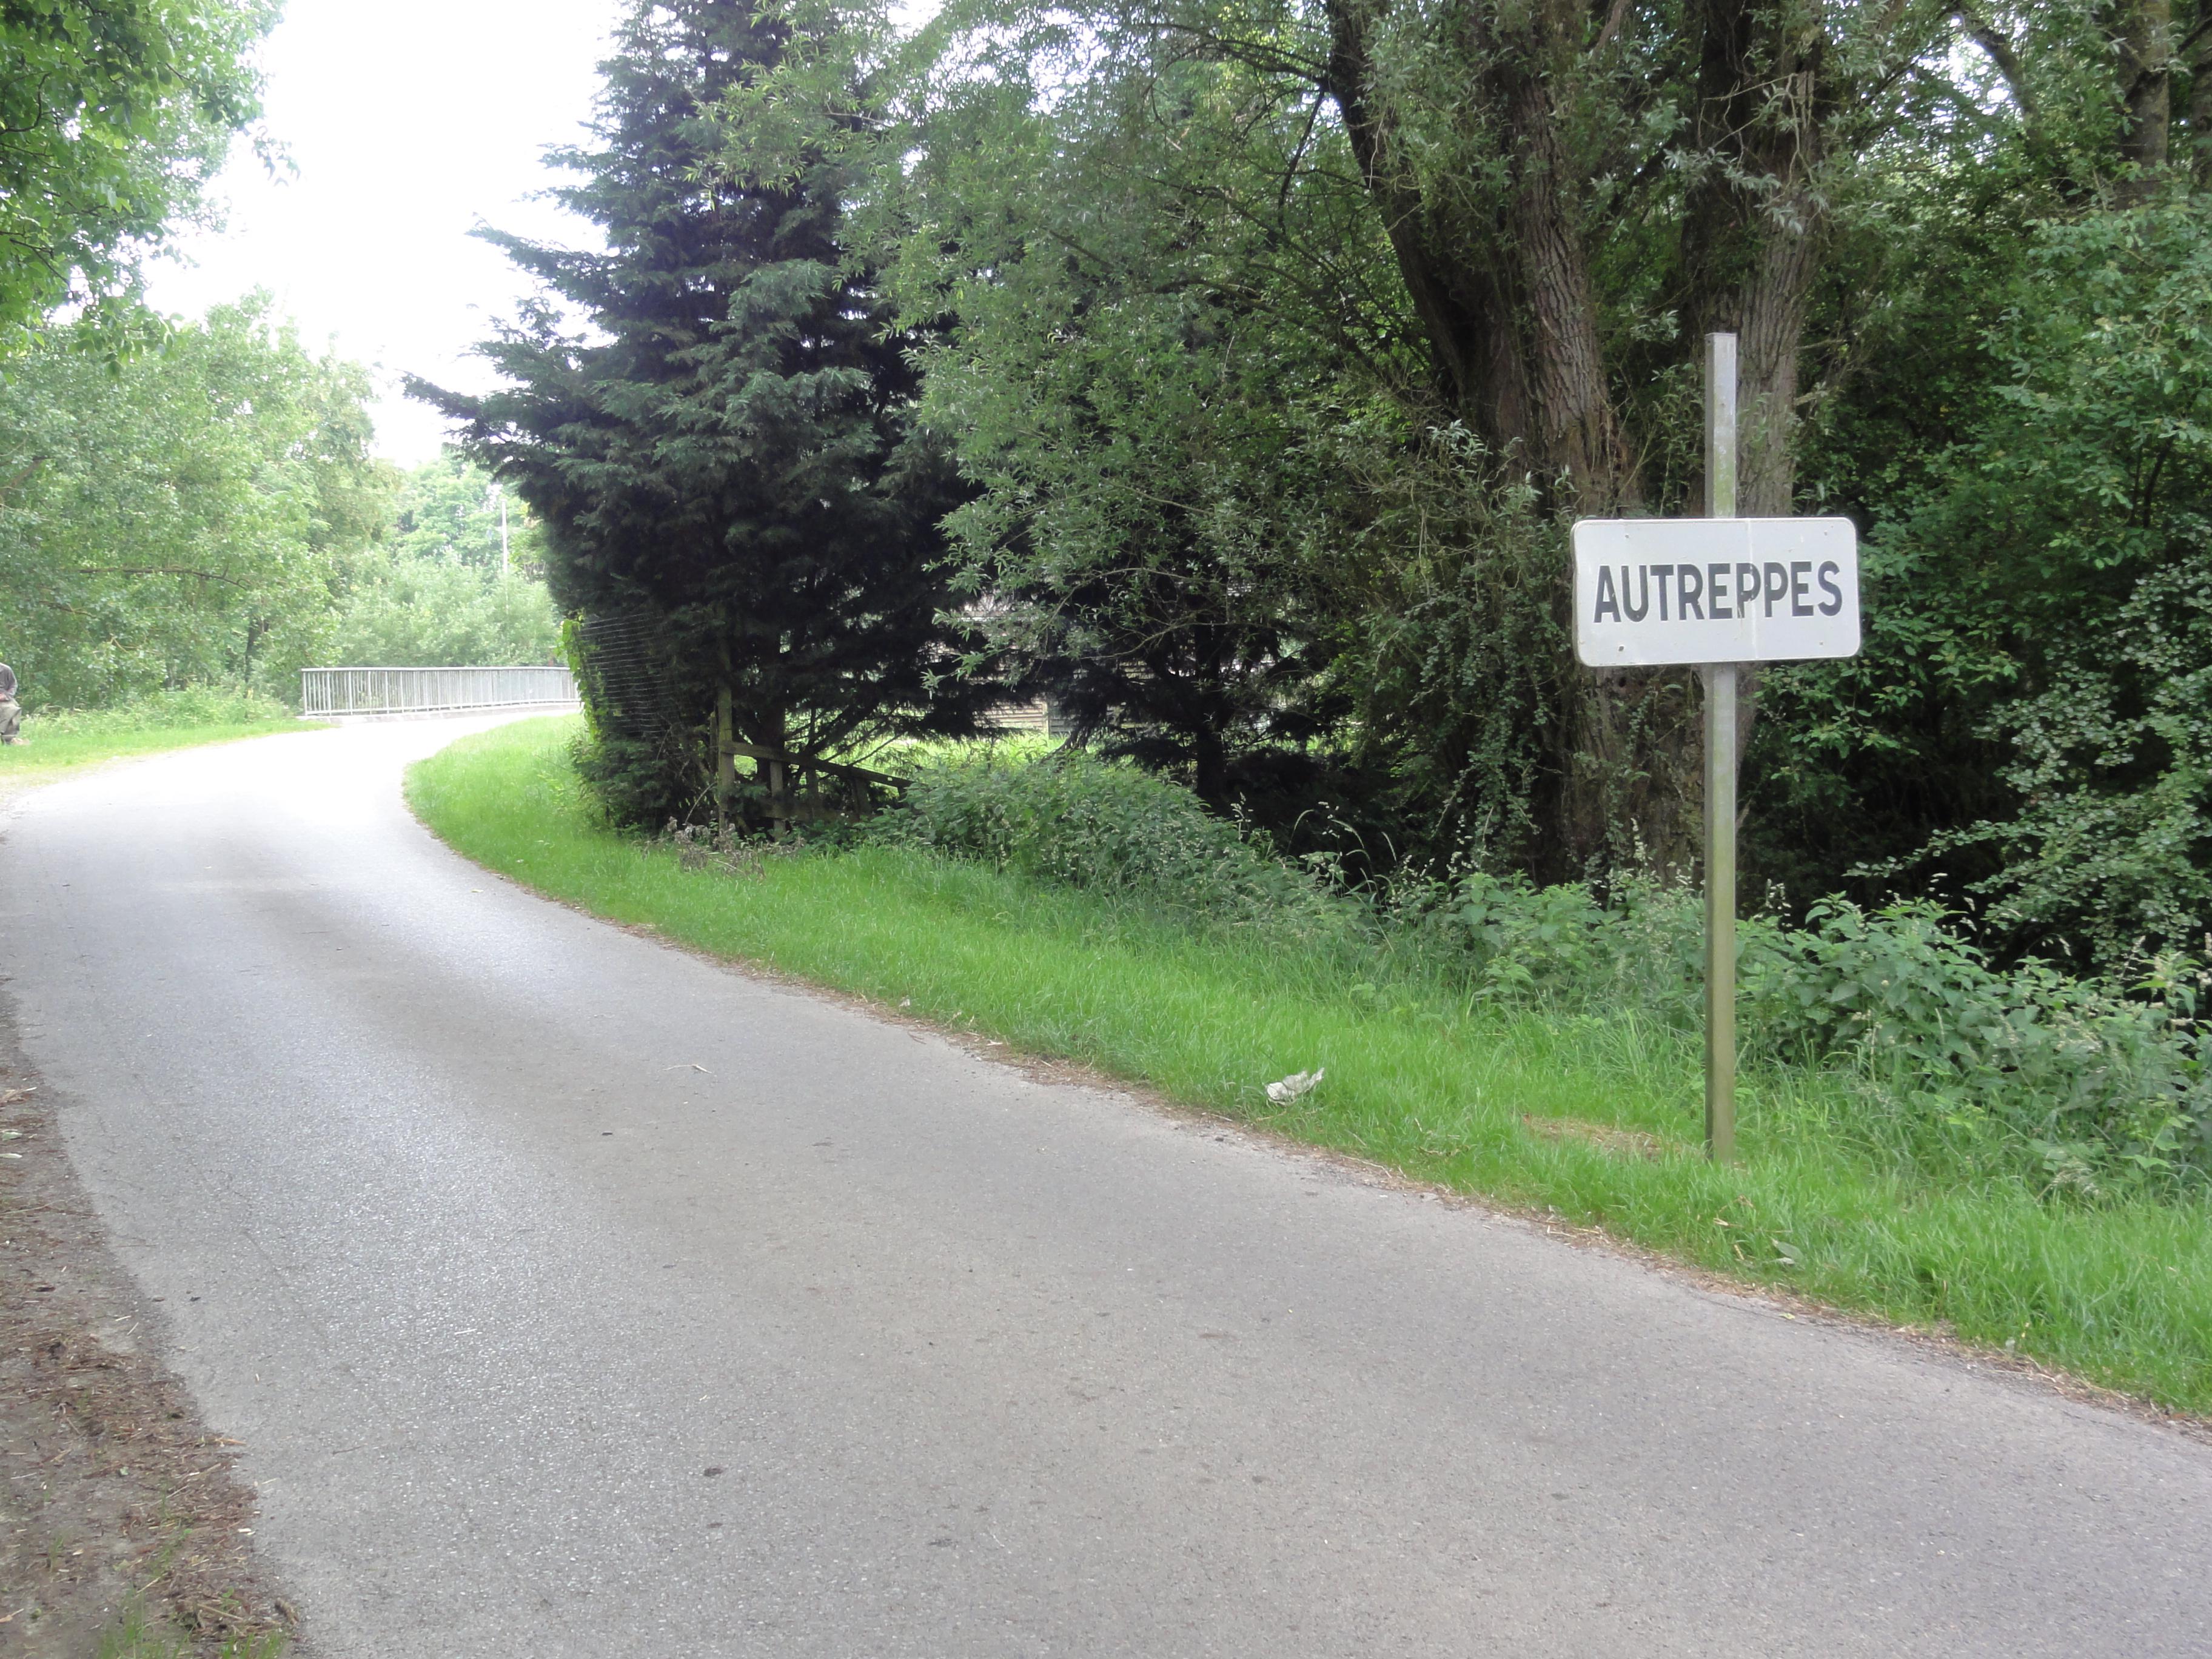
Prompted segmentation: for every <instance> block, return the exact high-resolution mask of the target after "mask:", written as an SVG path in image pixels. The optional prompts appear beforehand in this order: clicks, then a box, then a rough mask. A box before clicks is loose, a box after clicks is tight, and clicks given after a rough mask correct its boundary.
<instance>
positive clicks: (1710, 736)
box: [1574, 334, 1859, 1163]
mask: <svg viewBox="0 0 2212 1659" xmlns="http://www.w3.org/2000/svg"><path fill="white" fill-rule="evenodd" d="M1735 479H1736V377H1735V335H1733V334H1709V335H1707V336H1706V337H1705V517H1704V518H1702V519H1584V520H1582V521H1581V522H1580V523H1578V524H1577V525H1576V526H1575V532H1574V535H1575V651H1576V654H1577V656H1579V657H1580V658H1581V659H1582V660H1583V663H1584V664H1586V665H1589V667H1592V668H1598V669H1606V668H1649V667H1656V666H1659V665H1666V664H1677V665H1695V666H1696V667H1697V669H1698V671H1699V674H1700V675H1701V677H1702V678H1704V681H1705V1150H1706V1152H1708V1153H1709V1154H1710V1155H1711V1157H1712V1158H1714V1159H1715V1161H1717V1162H1721V1163H1725V1162H1727V1161H1728V1160H1729V1158H1734V1157H1735V899H1736V892H1735V889H1736V877H1735V824H1736V799H1735V773H1736V734H1737V728H1736V676H1737V670H1738V668H1739V666H1740V665H1742V664H1744V663H1747V662H1796V661H1804V660H1807V659H1813V658H1819V657H1850V656H1856V655H1857V653H1858V648H1859V558H1858V532H1857V529H1856V528H1855V527H1854V526H1852V524H1851V521H1850V520H1849V519H1742V518H1738V517H1737V516H1736V494H1735Z"/></svg>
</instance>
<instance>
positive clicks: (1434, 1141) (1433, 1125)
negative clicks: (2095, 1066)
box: [408, 718, 2212, 1413]
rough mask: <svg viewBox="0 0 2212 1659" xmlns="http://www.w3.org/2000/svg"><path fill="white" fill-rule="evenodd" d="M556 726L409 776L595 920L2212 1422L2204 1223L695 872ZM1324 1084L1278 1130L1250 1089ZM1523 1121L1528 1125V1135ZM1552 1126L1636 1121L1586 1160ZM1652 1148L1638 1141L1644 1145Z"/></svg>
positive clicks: (950, 887) (980, 892) (1807, 1119)
mask: <svg viewBox="0 0 2212 1659" xmlns="http://www.w3.org/2000/svg"><path fill="white" fill-rule="evenodd" d="M573 731H574V720H573V718H572V719H570V720H532V721H527V722H524V723H521V724H519V725H515V726H506V727H503V728H501V729H500V730H498V731H495V732H487V733H484V734H483V735H482V736H479V737H475V738H466V739H464V740H463V741H461V742H459V743H458V744H454V745H453V747H451V748H449V749H447V750H445V751H443V752H442V753H441V754H439V755H437V756H435V757H432V758H431V759H429V760H427V761H425V762H422V763H420V764H419V765H417V766H416V768H414V769H413V770H412V771H411V772H410V775H409V780H408V792H409V798H410V801H411V802H412V803H413V805H414V806H415V808H416V811H418V812H419V813H420V814H421V815H422V817H423V819H424V821H425V822H426V823H428V824H429V826H430V827H431V828H432V829H434V830H435V831H436V832H437V833H438V834H439V835H440V836H442V837H444V838H445V839H446V840H447V842H450V843H452V844H453V846H454V847H455V848H458V849H459V851H460V852H462V853H464V854H466V855H468V856H469V857H471V858H473V859H475V860H477V861H479V862H481V863H483V864H484V865H487V866H489V867H491V868H493V869H495V870H498V871H500V872H503V873H505V874H507V875H510V876H513V878H516V879H517V880H520V881H521V882H524V883H526V884H528V885H530V886H532V887H534V888H536V889H538V890H540V891H542V892H545V893H548V894H550V895H552V896H556V897H559V898H562V899H566V900H568V901H570V902H574V903H577V904H579V905H581V906H582V907H584V908H587V909H589V910H591V911H592V912H594V913H596V914H598V915H603V916H606V917H609V918H611V919H612V920H614V921H623V922H629V923H645V924H650V925H651V926H653V927H655V928H657V929H659V931H660V932H661V933H664V934H665V935H667V936H668V937H670V938H671V939H678V940H681V941H682V942H684V943H685V944H688V945H696V946H698V947H700V948H702V949H704V950H708V951H713V952H715V953H717V954H719V955H721V956H725V957H738V958H744V959H748V960H752V961H757V962H760V963H767V964H769V965H770V966H772V967H775V968H776V969H781V970H782V971H784V972H787V973H790V974H793V975H798V976H799V977H801V978H803V979H806V980H809V981H814V982H816V983H818V984H821V985H825V986H830V987H836V988H837V989H839V990H842V991H848V992H855V993H858V994H861V995H864V996H867V997H871V998H874V999H877V1000H880V1001H883V1002H885V1003H888V1004H897V1003H900V1002H902V1001H907V1000H910V1001H911V1004H912V1007H913V1011H914V1012H916V1013H919V1014H921V1015H924V1016H926V1017H928V1018H933V1019H935V1020H938V1021H939V1022H941V1023H943V1024H947V1025H952V1026H957V1028H959V1029H961V1030H973V1031H976V1032H980V1033H984V1034H987V1035H988V1036H993V1037H996V1038H1000V1039H1001V1040H1003V1041H1005V1042H1007V1043H1009V1044H1012V1045H1013V1046H1015V1047H1017V1048H1022V1049H1025V1050H1028V1051H1030V1052H1031V1053H1035V1054H1046V1055H1052V1056H1056V1057H1062V1058H1066V1059H1072V1060H1081V1061H1085V1062H1087V1063H1089V1064H1090V1065H1092V1066H1097V1067H1098V1068H1100V1069H1101V1070H1103V1071H1105V1072H1108V1073H1112V1074H1114V1075H1115V1076H1118V1077H1122V1078H1126V1079H1131V1080H1133V1081H1137V1082H1142V1083H1146V1084H1149V1085H1152V1086H1153V1087H1155V1088H1157V1089H1158V1090H1160V1091H1162V1092H1164V1093H1165V1094H1167V1095H1169V1096H1171V1097H1174V1098H1176V1099H1177V1100H1180V1101H1183V1102H1186V1103H1189V1104H1191V1105H1194V1106H1199V1107H1204V1108H1207V1109H1213V1110H1216V1111H1220V1112H1224V1113H1227V1114H1231V1115H1235V1116H1237V1117H1240V1118H1243V1119H1247V1120H1250V1121H1256V1122H1262V1123H1265V1124H1267V1125H1268V1126H1270V1127H1273V1128H1274V1129H1276V1130H1278V1131H1279V1132H1282V1133H1286V1134H1289V1135H1291V1136H1294V1137H1296V1138H1297V1139H1301V1140H1304V1141H1308V1142H1310V1143H1312V1144H1314V1145H1316V1146H1328V1147H1332V1148H1335V1149H1338V1150H1340V1151H1343V1152H1351V1153H1354V1154H1357V1155H1358V1156H1360V1157H1363V1158H1370V1159H1373V1160H1375V1161H1376V1162H1377V1163H1380V1164H1387V1165H1389V1166H1390V1167H1391V1168H1393V1169H1395V1170H1401V1171H1403V1172H1404V1173H1405V1174H1406V1175H1407V1176H1412V1177H1413V1178H1414V1179H1416V1180H1419V1181H1423V1182H1434V1183H1436V1184H1437V1185H1439V1186H1442V1187H1446V1188H1452V1189H1455V1190H1457V1191H1461V1192H1465V1193H1471V1194H1481V1195H1484V1196H1486V1197H1488V1198H1491V1199H1493V1200H1502V1201H1504V1202H1505V1203H1508V1204H1511V1205H1515V1206H1523V1207H1526V1208H1529V1209H1534V1210H1539V1211H1541V1210H1546V1209H1548V1210H1552V1211H1555V1212H1558V1214H1559V1216H1560V1217H1561V1218H1563V1219H1564V1220H1565V1221H1567V1222H1569V1223H1572V1224H1577V1225H1594V1226H1599V1227H1602V1228H1604V1229H1605V1230H1606V1231H1607V1232H1609V1233H1611V1234H1613V1236H1615V1237H1619V1238H1622V1239H1625V1240H1628V1241H1631V1242H1632V1243H1637V1244H1639V1245H1643V1246H1645V1247H1648V1248H1650V1249H1656V1250H1659V1251H1663V1252H1665V1253H1666V1254H1668V1255H1672V1256H1674V1257H1677V1258H1679V1259H1680V1260H1682V1261H1688V1262H1692V1263H1694V1264H1696V1265H1698V1266H1699V1267H1705V1268H1710V1269H1714V1270H1717V1271H1719V1272H1722V1273H1728V1274H1730V1275H1733V1276H1735V1277H1737V1278H1740V1279H1746V1280H1749V1281H1753V1282H1757V1283H1761V1284H1767V1285H1777V1286H1781V1287H1785V1288H1786V1289H1788V1290H1790V1291H1793V1292H1796V1293H1797V1294H1799V1295H1802V1296H1804V1297H1810V1298H1812V1299H1814V1300H1816V1301H1819V1302H1823V1303H1826V1304H1832V1305H1833V1306H1836V1307H1838V1308H1843V1309H1847V1310H1851V1311H1853V1312H1856V1313H1860V1314H1864V1315H1869V1316H1874V1317H1876V1318H1879V1319H1882V1320H1886V1321H1889V1322H1895V1323H1899V1324H1911V1325H1916V1326H1922V1327H1928V1328H1938V1329H1943V1330H1948V1331H1952V1332H1954V1333H1955V1334H1958V1335H1959V1336H1960V1337H1962V1338H1964V1339H1966V1340H1970V1341H1975V1342H1982V1343H1987V1344H1990V1345H1992V1346H2002V1345H2004V1344H2007V1343H2010V1344H2012V1345H2013V1346H2014V1347H2015V1351H2016V1352H2019V1353H2021V1354H2022V1355H2024V1356H2026V1357H2028V1358H2033V1359H2035V1360H2037V1361H2039V1362H2041V1363H2043V1364H2047V1365H2051V1366H2053V1367H2057V1368H2059V1369H2063V1370H2067V1371H2069V1372H2072V1373H2074V1374H2075V1375H2077V1376H2083V1377H2086V1378H2088V1379H2091V1380H2093V1381H2095V1382H2098V1383H2104V1384H2106V1385H2107V1386H2110V1387H2113V1388H2117V1389H2125V1390H2127V1391H2130V1392H2132V1393H2135V1394H2138V1395H2142V1396H2144V1397H2147V1398H2148V1399H2151V1400H2154V1401H2158V1402H2159V1403H2160V1404H2162V1405H2165V1406H2166V1407H2171V1408H2174V1409H2178V1410H2183V1411H2188V1412H2195V1413H2207V1412H2212V1208H2208V1207H2207V1206H2204V1205H2203V1204H2201V1203H2189V1204H2161V1203H2155V1202H2151V1201H2148V1200H2143V1201H2135V1202H2128V1203H2114V1204H2110V1205H2107V1206H2100V1207H2085V1206H2065V1205H2053V1204H2048V1203H2045V1202H2041V1201H2039V1200H2037V1199H2036V1198H2035V1197H2034V1196H2033V1195H2032V1194H2030V1193H2029V1192H2027V1190H2026V1189H2025V1188H2021V1187H2020V1186H2018V1185H2015V1184H2012V1183H2006V1182H1981V1183H1978V1184H1974V1185H1970V1186H1961V1185H1957V1184H1947V1183H1944V1182H1941V1181H1938V1180H1937V1179H1936V1178H1934V1177H1933V1176H1929V1175H1928V1174H1927V1173H1926V1172H1923V1171H1916V1170H1911V1169H1902V1170H1900V1169H1897V1168H1894V1167H1887V1166H1885V1165H1884V1164H1882V1163H1881V1162H1880V1161H1879V1160H1878V1159H1877V1158H1875V1157H1874V1156H1873V1155H1871V1154H1869V1152H1867V1151H1865V1150H1863V1148H1861V1147H1859V1146H1856V1145H1855V1144H1854V1143H1852V1142H1851V1141H1850V1140H1849V1139H1846V1138H1844V1137H1843V1136H1841V1135H1838V1134H1837V1133H1833V1132H1832V1130H1831V1129H1830V1128H1828V1127H1826V1126H1828V1125H1829V1124H1830V1123H1832V1121H1835V1120H1836V1118H1837V1114H1836V1113H1834V1112H1833V1111H1832V1109H1831V1108H1832V1099H1831V1098H1830V1097H1828V1096H1827V1095H1826V1094H1825V1093H1824V1091H1827V1090H1829V1089H1832V1087H1834V1086H1835V1085H1832V1083H1830V1082H1829V1081H1827V1080H1826V1079H1823V1077H1822V1076H1821V1075H1820V1074H1818V1073H1796V1074H1787V1073H1785V1074H1778V1075H1770V1076H1765V1077H1760V1078H1756V1079H1752V1080H1751V1082H1750V1083H1749V1084H1748V1085H1747V1088H1746V1091H1745V1093H1744V1096H1743V1098H1742V1101H1741V1107H1740V1110H1741V1115H1742V1119H1743V1144H1744V1148H1745V1157H1744V1158H1743V1160H1742V1162H1741V1164H1737V1165H1735V1166H1734V1167H1732V1168H1729V1169H1726V1170H1720V1169H1715V1168H1713V1167H1712V1166H1711V1165H1710V1164H1707V1163H1706V1162H1705V1160H1704V1158H1702V1157H1701V1156H1700V1155H1699V1150H1698V1147H1697V1144H1696V1137H1697V1134H1698V1125H1699V1109H1700V1108H1699V1081H1698V1070H1697V1066H1698V1055H1697V1053H1696V1050H1695V1045H1694V1044H1693V1043H1692V1042H1690V1041H1689V1040H1688V1039H1686V1037H1684V1036H1682V1035H1681V1034H1680V1033H1676V1032H1672V1031H1668V1030H1656V1029H1653V1028H1651V1027H1650V1026H1649V1025H1648V1024H1640V1023H1638V1022H1637V1021H1635V1020H1632V1019H1628V1018H1610V1019H1606V1018H1550V1017H1546V1016H1542V1015H1540V1014H1535V1013H1525V1012H1524V1013H1513V1012H1502V1011H1480V1010H1479V1011H1477V1012H1475V1013H1474V1014H1473V1015H1469V1014H1468V1012H1466V1011H1465V1009H1464V1007H1463V1006H1461V1005H1459V1004H1457V1003H1456V1002H1455V1001H1454V1000H1449V999H1448V998H1446V997H1445V996H1444V995H1443V994H1441V993H1437V994H1430V993H1426V992H1425V991H1424V990H1423V989H1422V987H1419V986H1418V985H1402V984H1391V985H1389V986H1388V987H1387V988H1386V989H1384V990H1383V991H1382V992H1381V993H1380V994H1378V992H1377V990H1376V987H1375V986H1374V985H1373V984H1371V983H1365V982H1360V981H1358V980H1357V978H1356V972H1357V970H1356V969H1348V968H1347V965H1346V963H1345V962H1344V960H1343V959H1342V956H1341V953H1340V952H1331V951H1315V952H1312V953H1310V954H1302V953H1300V952H1299V951H1296V950H1286V949H1283V948H1280V947H1279V946H1273V945H1271V946H1269V947H1267V948H1265V949H1255V948H1243V949H1240V948H1238V947H1237V945H1236V944H1235V943H1234V942H1233V941H1225V940H1224V939H1220V938H1219V937H1218V936H1216V937H1206V936H1197V935H1194V934H1192V933H1188V932H1187V931H1184V930H1182V929H1181V928H1179V927H1176V926H1175V925H1173V924H1171V923H1170V922H1169V921H1164V920H1163V919H1160V918H1158V917H1155V916H1151V915H1147V914H1146V913H1144V912H1141V911H1139V910H1134V909H1132V908H1128V907H1127V906H1123V905H1117V904H1115V903H1114V902H1109V901H1107V900H1103V899H1101V898H1099V897H1097V896H1093V895H1090V894H1085V893H1081V892H1078V891H1074V890H1067V889H1061V888H1056V887H1046V886H1040V885H1037V884H1031V883H1028V882H1025V881H1024V880H1021V879H1018V878H1012V877H1009V876H1006V875H1003V874H1000V873H999V872H994V871H991V870H987V869H985V868H982V867H981V866H974V865H969V864H963V863H958V862H954V861H951V860H944V859H940V858H937V857H933V856H932V855H928V854H920V853H915V852H911V851H906V850H902V849H895V848H881V847H866V848H859V849H856V850H853V851H849V852H826V851H815V852H809V853H806V854H802V855H799V856H793V857H769V858H765V859H763V860H761V861H760V864H759V867H758V870H757V873H753V874H746V875H734V876H733V875H731V874H729V873H726V872H722V871H719V870H714V869H688V870H687V869H685V868H684V867H682V866H681V865H680V863H679V861H678V858H677V857H676V855H675V854H674V853H673V852H672V851H671V850H669V849H667V848H662V847H655V846H650V845H645V844H641V843H639V842H635V841H631V840H627V839H624V838H623V837H621V836H616V835H614V834H612V833H611V832H609V831H608V830H606V829H604V828H603V827H601V826H600V824H599V822H598V820H597V819H596V817H595V816H594V814H593V813H592V810H591V808H590V805H589V804H588V802H587V801H586V799H585V798H584V796H583V794H582V793H581V790H580V786H579V785H578V784H577V782H576V781H575V779H574V775H573V774H572V772H571V771H570V769H569V768H568V761H567V752H566V745H567V740H568V737H569V735H570V733H571V732H573ZM1317 1065H1320V1066H1327V1067H1328V1080H1327V1082H1326V1083H1325V1084H1324V1085H1322V1087H1321V1088H1320V1089H1319V1090H1318V1091H1316V1092H1315V1093H1314V1094H1313V1095H1311V1096H1310V1097H1307V1099H1306V1101H1305V1102H1304V1103H1301V1105H1300V1107H1299V1108H1298V1109H1293V1110H1282V1109H1276V1108H1274V1107H1272V1106H1271V1105H1270V1104H1269V1103H1268V1102H1267V1099H1266V1097H1265V1095H1264V1093H1263V1092H1262V1091H1263V1086H1264V1085H1265V1084H1266V1083H1267V1082H1268V1081H1269V1080H1271V1079H1276V1078H1280V1077H1283V1076H1285V1075H1286V1074H1288V1073H1292V1072H1297V1071H1303V1070H1307V1069H1310V1068H1311V1067H1313V1066H1317ZM1529 1119H1534V1120H1536V1121H1537V1122H1538V1125H1539V1126H1540V1129H1541V1127H1543V1126H1547V1125H1549V1126H1553V1127H1551V1128H1550V1130H1549V1132H1548V1133H1544V1132H1539V1130H1536V1129H1532V1128H1531V1127H1530V1126H1529V1123H1528V1120H1529ZM1560 1122H1568V1123H1574V1124H1587V1125H1594V1126H1600V1127H1602V1128H1604V1129H1618V1130H1627V1131H1632V1132H1635V1133H1636V1134H1637V1135H1639V1136H1642V1137H1646V1138H1648V1141H1645V1140H1637V1139H1632V1138H1631V1137H1627V1136H1621V1137H1615V1138H1614V1139H1613V1144H1612V1145H1610V1146H1607V1145H1599V1144H1592V1143H1591V1142H1590V1141H1588V1140H1585V1139H1579V1138H1577V1135H1576V1134H1575V1133H1571V1132H1569V1133H1559V1130H1558V1128H1557V1127H1556V1125H1557V1124H1559V1123H1560ZM1647 1146H1656V1150H1646V1149H1645V1148H1646V1147H1647Z"/></svg>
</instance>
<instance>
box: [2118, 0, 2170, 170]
mask: <svg viewBox="0 0 2212 1659" xmlns="http://www.w3.org/2000/svg"><path fill="white" fill-rule="evenodd" d="M2112 46H2113V53H2114V58H2115V60H2116V64H2117V69H2118V77H2119V91H2120V101H2121V103H2122V105H2123V106H2124V108H2125V111H2126V114H2125V118H2124V124H2123V125H2122V128H2121V131H2120V161H2122V163H2123V164H2124V166H2126V167H2128V168H2129V169H2130V177H2128V178H2126V179H2123V180H2122V181H2121V183H2120V192H2121V196H2122V197H2123V199H2135V200H2140V199H2142V197H2145V196H2147V195H2148V193H2149V192H2150V191H2152V190H2154V189H2155V188H2156V186H2157V174H2158V173H2160V172H2161V171H2163V170H2164V168H2165V167H2166V158H2167V155H2169V153H2170V150H2171V134H2172V125H2173V67H2174V56H2173V0H2124V3H2123V4H2122V5H2121V6H2120V7H2119V8H2118V11H2117V12H2116V14H2115V15H2114V17H2113V19H2112Z"/></svg>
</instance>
